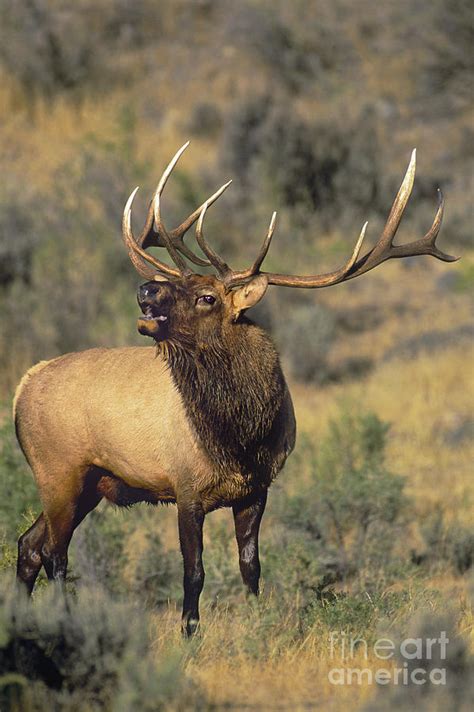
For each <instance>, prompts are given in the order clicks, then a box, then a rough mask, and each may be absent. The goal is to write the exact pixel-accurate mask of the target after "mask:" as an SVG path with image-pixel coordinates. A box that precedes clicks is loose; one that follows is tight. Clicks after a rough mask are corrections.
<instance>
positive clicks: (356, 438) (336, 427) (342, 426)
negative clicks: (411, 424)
mask: <svg viewBox="0 0 474 712" xmlns="http://www.w3.org/2000/svg"><path fill="white" fill-rule="evenodd" d="M388 428H389V426H388V424H387V423H384V422H382V421H381V420H380V419H379V418H378V417H377V416H376V415H375V414H374V413H362V414H361V413H348V412H345V413H343V414H342V415H341V416H340V418H339V420H337V421H336V420H334V421H331V423H330V426H329V433H328V435H327V436H326V438H325V439H324V440H323V441H322V442H321V444H320V446H319V448H318V450H319V452H318V453H317V454H316V452H315V448H314V446H313V444H312V443H311V442H310V441H309V440H308V439H307V438H306V439H305V440H304V441H303V444H301V437H300V446H299V457H297V458H293V464H292V466H293V467H301V466H303V465H302V463H303V462H306V463H308V462H309V463H310V468H311V482H310V484H309V485H307V486H306V487H303V488H302V489H301V491H300V492H299V493H298V494H295V495H292V496H291V497H288V498H286V499H285V498H282V499H281V500H280V501H279V504H278V508H279V510H278V511H279V517H280V519H281V521H282V522H283V524H284V525H286V526H287V527H288V528H289V529H290V530H292V531H294V530H296V531H297V532H300V534H301V535H303V536H304V537H305V538H306V540H307V541H308V542H309V543H310V546H311V547H312V550H313V552H314V555H315V556H317V558H318V562H319V571H320V573H324V572H325V573H327V574H331V576H330V578H333V580H337V579H338V578H343V579H345V578H347V577H349V576H353V575H354V574H357V575H358V577H359V580H360V584H361V585H362V586H365V585H366V584H367V583H368V582H370V580H375V579H376V578H377V576H378V575H379V571H380V570H384V569H387V567H388V566H389V564H391V563H393V562H391V560H390V555H391V552H392V549H393V547H394V545H395V542H396V537H397V535H399V533H400V532H401V526H402V524H403V516H402V515H403V511H404V509H405V508H406V499H405V495H404V493H403V487H404V480H403V478H402V477H400V476H399V475H395V474H394V473H392V472H390V471H389V470H387V468H386V465H385V446H386V436H387V432H388ZM328 580H329V579H328Z"/></svg>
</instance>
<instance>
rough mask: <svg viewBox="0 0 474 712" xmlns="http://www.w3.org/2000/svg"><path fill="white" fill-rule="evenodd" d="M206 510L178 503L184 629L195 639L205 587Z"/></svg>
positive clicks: (182, 625)
mask: <svg viewBox="0 0 474 712" xmlns="http://www.w3.org/2000/svg"><path fill="white" fill-rule="evenodd" d="M203 524H204V511H203V509H202V506H201V505H200V504H198V503H196V502H193V503H186V504H185V503H179V502H178V528H179V542H180V545H181V553H182V555H183V563H184V579H183V587H184V600H183V616H182V619H181V627H182V631H183V635H185V636H186V637H190V636H192V635H193V634H194V633H195V632H196V629H197V627H198V625H199V596H200V595H201V591H202V587H203V586H204V567H203V565H202V549H203V545H202V528H203Z"/></svg>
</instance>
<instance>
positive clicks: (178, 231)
mask: <svg viewBox="0 0 474 712" xmlns="http://www.w3.org/2000/svg"><path fill="white" fill-rule="evenodd" d="M231 183H232V181H231V180H229V181H227V183H224V185H221V187H220V188H219V190H216V192H215V193H213V195H211V197H210V198H208V199H207V200H205V201H204V203H202V205H200V206H199V208H196V210H195V211H194V212H192V213H191V215H189V217H187V218H186V220H183V222H182V223H181V225H179V226H178V227H176V228H175V229H174V230H171V232H170V237H171V238H172V239H178V238H182V236H183V235H184V234H185V233H186V232H187V231H188V230H189V228H190V227H192V226H193V225H194V223H195V222H196V220H198V218H199V216H200V215H201V213H202V210H203V208H204V206H205V205H207V207H208V208H209V207H210V206H211V205H212V204H213V203H215V202H216V200H217V198H220V196H221V195H222V193H223V192H224V191H225V190H227V188H228V187H229V185H230V184H231Z"/></svg>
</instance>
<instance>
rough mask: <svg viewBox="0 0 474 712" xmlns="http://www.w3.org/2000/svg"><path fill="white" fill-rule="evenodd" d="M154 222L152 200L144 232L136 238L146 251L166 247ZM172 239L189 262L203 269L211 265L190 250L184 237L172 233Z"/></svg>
mask: <svg viewBox="0 0 474 712" xmlns="http://www.w3.org/2000/svg"><path fill="white" fill-rule="evenodd" d="M154 222H155V212H154V205H153V200H151V201H150V205H149V206H148V214H147V218H146V222H145V226H144V228H143V230H142V233H141V235H140V236H139V237H137V238H136V242H137V244H138V246H139V247H142V248H143V249H146V248H147V247H166V244H165V242H164V240H163V239H162V237H161V235H159V234H158V233H157V232H156V230H155V229H154ZM170 238H171V240H172V242H173V244H174V245H175V247H176V249H177V250H179V251H180V252H181V254H183V255H184V256H185V257H187V258H188V260H190V261H191V262H194V264H196V265H199V266H201V267H208V266H209V265H210V262H208V261H207V260H203V259H201V258H200V257H198V256H197V255H195V254H194V252H193V251H192V250H190V249H189V247H188V246H187V245H186V244H185V243H184V240H183V238H182V237H174V236H173V232H171V233H170Z"/></svg>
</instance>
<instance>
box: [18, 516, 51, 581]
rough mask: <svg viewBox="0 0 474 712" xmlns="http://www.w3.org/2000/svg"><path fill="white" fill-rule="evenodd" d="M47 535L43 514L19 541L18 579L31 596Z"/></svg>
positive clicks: (39, 568)
mask: <svg viewBox="0 0 474 712" xmlns="http://www.w3.org/2000/svg"><path fill="white" fill-rule="evenodd" d="M45 535H46V520H45V518H44V514H43V513H41V514H40V515H39V517H38V519H37V520H36V521H35V523H34V524H32V525H31V527H30V528H29V529H28V530H27V531H26V532H24V533H23V534H22V535H21V536H20V538H19V539H18V559H17V569H16V577H17V581H19V582H20V583H21V584H23V585H24V586H25V588H26V590H27V592H28V594H30V593H31V592H32V590H33V587H34V585H35V581H36V578H37V576H38V574H39V572H40V570H41V566H42V565H43V564H42V561H41V548H42V546H43V542H44V538H45Z"/></svg>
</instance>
